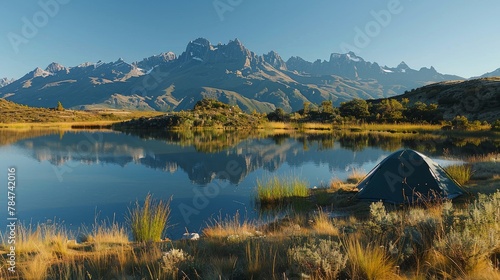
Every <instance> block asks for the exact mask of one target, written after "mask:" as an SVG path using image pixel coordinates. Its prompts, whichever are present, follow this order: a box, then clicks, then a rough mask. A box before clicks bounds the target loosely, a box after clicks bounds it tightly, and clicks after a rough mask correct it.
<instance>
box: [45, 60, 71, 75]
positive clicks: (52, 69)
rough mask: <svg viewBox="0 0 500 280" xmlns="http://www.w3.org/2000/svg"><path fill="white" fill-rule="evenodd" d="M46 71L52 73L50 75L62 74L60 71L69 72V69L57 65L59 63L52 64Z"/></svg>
mask: <svg viewBox="0 0 500 280" xmlns="http://www.w3.org/2000/svg"><path fill="white" fill-rule="evenodd" d="M45 71H47V72H50V73H57V72H60V71H66V72H67V71H68V68H66V67H65V66H63V65H61V64H59V63H57V62H52V63H51V64H49V65H48V66H47V68H45Z"/></svg>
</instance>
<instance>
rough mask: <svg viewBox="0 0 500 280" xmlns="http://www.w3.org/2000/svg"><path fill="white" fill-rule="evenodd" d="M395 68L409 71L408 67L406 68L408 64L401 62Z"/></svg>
mask: <svg viewBox="0 0 500 280" xmlns="http://www.w3.org/2000/svg"><path fill="white" fill-rule="evenodd" d="M396 68H397V69H405V70H409V69H411V68H410V66H408V64H406V63H405V62H404V61H401V62H400V63H399V64H398V66H397V67H396Z"/></svg>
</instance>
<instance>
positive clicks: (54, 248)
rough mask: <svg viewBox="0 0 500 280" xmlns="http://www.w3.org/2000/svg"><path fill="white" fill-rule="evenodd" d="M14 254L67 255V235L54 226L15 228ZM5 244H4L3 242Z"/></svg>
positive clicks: (18, 226) (62, 229)
mask: <svg viewBox="0 0 500 280" xmlns="http://www.w3.org/2000/svg"><path fill="white" fill-rule="evenodd" d="M16 230H17V233H16V252H18V253H36V252H53V253H55V254H57V255H59V256H61V255H66V254H67V253H68V246H67V244H68V233H67V232H66V231H65V230H64V228H62V227H61V226H58V225H56V224H39V225H37V226H36V227H33V226H32V225H29V226H25V225H23V224H18V225H17V227H16ZM4 243H5V244H6V242H5V241H4Z"/></svg>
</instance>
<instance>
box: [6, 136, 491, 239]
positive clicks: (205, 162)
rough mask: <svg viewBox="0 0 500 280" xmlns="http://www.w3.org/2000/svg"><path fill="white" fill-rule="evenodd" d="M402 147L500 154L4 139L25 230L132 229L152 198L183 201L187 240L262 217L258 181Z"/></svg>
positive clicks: (379, 143)
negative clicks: (217, 223) (53, 225)
mask: <svg viewBox="0 0 500 280" xmlns="http://www.w3.org/2000/svg"><path fill="white" fill-rule="evenodd" d="M402 147H408V148H412V149H416V150H418V151H420V152H423V153H424V154H426V155H428V156H430V157H432V158H433V159H437V160H440V159H441V160H442V159H443V158H445V157H446V156H450V155H453V156H457V155H473V154H485V153H490V152H498V143H496V142H493V140H490V139H488V138H471V139H463V138H448V137H444V136H436V135H433V136H431V135H428V136H417V135H416V134H399V135H398V134H390V133H383V134H367V133H360V134H353V133H345V132H344V133H341V132H336V133H332V134H308V135H302V134H295V133H294V134H291V135H290V134H274V135H268V134H265V133H260V134H252V133H250V132H245V133H243V132H238V133H224V132H204V133H202V132H198V133H192V132H189V133H174V132H163V133H160V134H155V133H148V132H133V133H121V132H114V131H69V132H58V131H42V130H40V131H9V130H0V159H1V161H0V167H1V169H0V170H2V174H0V178H2V179H1V181H2V182H4V183H5V182H7V179H6V177H7V168H8V167H11V166H13V167H16V169H17V175H16V176H17V178H16V179H17V188H16V211H17V217H18V218H19V219H20V220H22V221H23V222H24V223H27V224H28V223H31V224H36V223H43V222H47V221H48V222H54V221H55V222H57V223H60V224H62V225H64V226H65V227H66V228H68V229H71V230H74V231H76V230H78V228H81V227H82V225H84V226H86V227H87V228H90V229H91V228H92V225H93V224H94V222H95V221H96V220H98V221H101V220H108V221H111V220H116V221H118V222H120V223H123V222H124V221H125V214H126V213H127V211H128V208H129V207H130V206H131V205H132V203H134V202H135V201H136V200H139V201H141V200H143V199H144V198H145V197H146V195H147V194H148V193H151V194H153V196H154V198H157V199H168V198H170V197H173V200H172V203H171V207H172V216H171V220H170V224H171V225H172V228H170V229H169V231H168V237H169V238H173V239H177V238H179V237H180V236H181V235H182V233H184V232H186V230H188V231H189V232H200V231H201V229H202V228H203V227H204V226H205V225H206V224H207V223H210V222H211V221H212V220H213V219H214V218H217V217H219V216H222V217H224V216H226V215H230V216H233V215H234V214H235V213H236V212H237V211H238V212H239V213H240V216H242V217H246V218H256V217H259V216H260V215H262V214H260V213H259V211H258V209H256V207H255V205H254V195H255V186H256V181H257V180H258V179H263V178H264V179H265V178H266V177H269V176H272V175H278V176H286V177H291V176H295V177H299V178H302V179H305V180H307V181H308V182H309V183H310V186H311V187H314V186H321V185H326V184H328V183H329V181H330V180H331V179H332V178H334V177H337V178H340V179H345V178H346V177H347V176H348V174H349V173H350V172H351V171H352V170H353V169H362V170H364V171H366V172H368V171H369V170H370V169H371V168H373V167H374V166H375V165H376V164H377V163H378V162H379V161H380V160H382V159H383V158H384V157H386V156H387V155H389V154H390V153H392V152H393V151H396V150H398V149H400V148H402ZM440 163H442V164H444V165H446V164H447V162H446V161H445V160H442V161H440ZM3 192H4V193H6V192H7V184H6V183H5V184H4V191H3ZM0 205H2V206H1V207H4V206H5V205H7V201H6V195H2V196H1V200H0ZM2 213H5V212H4V211H2ZM1 223H2V224H5V219H4V218H2V219H1ZM2 228H5V226H4V225H2Z"/></svg>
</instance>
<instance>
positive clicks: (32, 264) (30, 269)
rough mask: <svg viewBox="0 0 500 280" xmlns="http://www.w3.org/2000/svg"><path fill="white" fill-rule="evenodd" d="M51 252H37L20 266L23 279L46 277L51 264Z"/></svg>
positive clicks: (34, 279)
mask: <svg viewBox="0 0 500 280" xmlns="http://www.w3.org/2000/svg"><path fill="white" fill-rule="evenodd" d="M51 259H52V254H51V253H50V252H45V251H43V252H39V253H37V254H36V255H35V256H34V257H33V258H32V259H31V260H30V261H29V262H27V263H26V264H25V265H23V266H19V267H20V271H21V274H22V275H23V279H33V280H38V279H40V280H43V279H47V274H48V269H49V267H50V264H51Z"/></svg>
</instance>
